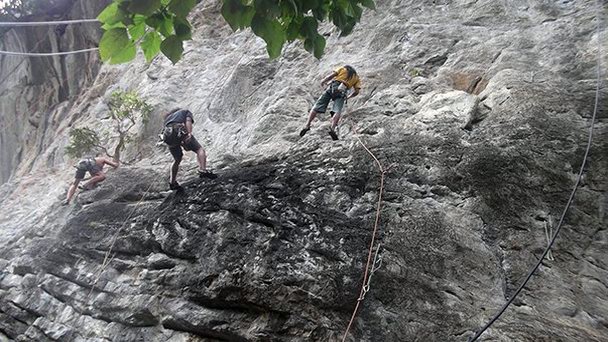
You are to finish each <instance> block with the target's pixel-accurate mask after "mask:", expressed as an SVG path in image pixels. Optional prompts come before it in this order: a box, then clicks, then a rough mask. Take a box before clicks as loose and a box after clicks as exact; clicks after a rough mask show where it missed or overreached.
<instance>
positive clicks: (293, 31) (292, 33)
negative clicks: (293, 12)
mask: <svg viewBox="0 0 608 342" xmlns="http://www.w3.org/2000/svg"><path fill="white" fill-rule="evenodd" d="M301 18H302V17H296V18H293V19H292V20H291V22H290V23H289V25H287V29H286V30H285V36H286V37H285V38H287V40H288V41H290V42H291V41H293V40H295V39H296V38H298V37H300V26H301V25H302V20H301Z"/></svg>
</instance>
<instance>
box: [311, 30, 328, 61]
mask: <svg viewBox="0 0 608 342" xmlns="http://www.w3.org/2000/svg"><path fill="white" fill-rule="evenodd" d="M313 44H314V46H313V53H314V55H315V57H316V58H317V59H321V56H323V51H325V37H323V36H322V35H320V34H318V35H317V37H316V38H315V41H314V43H313Z"/></svg>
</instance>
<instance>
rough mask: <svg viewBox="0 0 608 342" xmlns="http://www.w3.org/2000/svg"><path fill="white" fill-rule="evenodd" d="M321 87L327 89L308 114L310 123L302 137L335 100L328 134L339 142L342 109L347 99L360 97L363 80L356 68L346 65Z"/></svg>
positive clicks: (323, 82) (301, 133) (328, 78)
mask: <svg viewBox="0 0 608 342" xmlns="http://www.w3.org/2000/svg"><path fill="white" fill-rule="evenodd" d="M329 81H331V82H330V83H329V85H327V82H329ZM321 86H322V87H323V88H326V89H325V91H324V92H323V94H322V95H321V97H319V99H318V100H317V102H316V103H315V105H314V106H313V107H312V110H311V111H310V113H309V114H308V122H307V123H306V126H305V127H304V128H303V129H302V130H301V131H300V136H301V137H303V136H304V134H306V132H308V131H309V130H310V124H311V123H312V120H314V119H315V117H316V116H317V113H325V110H326V109H327V106H328V105H329V101H332V100H333V101H334V103H333V107H332V110H331V111H330V113H331V116H332V119H331V128H330V129H329V132H328V133H329V135H330V136H331V138H332V139H333V140H338V134H337V133H336V127H337V126H338V122H340V114H341V113H342V109H343V108H344V105H345V104H346V101H347V99H349V98H351V97H355V96H357V95H359V91H360V90H361V80H360V79H359V76H358V75H357V71H355V68H353V67H351V66H350V65H345V66H343V67H340V68H338V69H336V70H335V71H334V72H333V73H331V75H328V76H327V77H325V78H324V79H323V81H321ZM351 88H353V89H354V91H353V92H352V93H351V94H350V95H349V94H348V91H349V90H350V89H351Z"/></svg>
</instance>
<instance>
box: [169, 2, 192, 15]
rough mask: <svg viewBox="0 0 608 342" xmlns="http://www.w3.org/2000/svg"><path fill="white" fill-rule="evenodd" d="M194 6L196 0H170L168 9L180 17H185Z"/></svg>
mask: <svg viewBox="0 0 608 342" xmlns="http://www.w3.org/2000/svg"><path fill="white" fill-rule="evenodd" d="M194 6H196V0H171V2H170V3H169V10H170V11H171V12H173V13H175V15H176V16H178V17H180V18H186V17H187V16H188V13H190V11H191V10H192V8H194Z"/></svg>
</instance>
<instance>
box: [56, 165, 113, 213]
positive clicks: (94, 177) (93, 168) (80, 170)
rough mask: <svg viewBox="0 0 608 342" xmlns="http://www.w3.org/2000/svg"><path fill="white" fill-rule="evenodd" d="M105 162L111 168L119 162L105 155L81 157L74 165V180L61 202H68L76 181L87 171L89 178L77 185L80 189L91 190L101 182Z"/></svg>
mask: <svg viewBox="0 0 608 342" xmlns="http://www.w3.org/2000/svg"><path fill="white" fill-rule="evenodd" d="M106 164H108V165H110V166H112V167H113V168H117V167H118V164H119V162H118V161H114V160H112V159H110V158H106V157H95V158H93V157H86V158H83V159H81V160H80V161H79V162H78V163H77V164H76V165H75V166H74V167H75V168H76V175H75V176H74V182H73V183H72V185H70V189H69V190H68V194H67V197H66V199H65V200H64V201H63V202H62V203H61V204H63V205H68V204H70V201H71V200H72V197H73V196H74V193H75V192H76V187H78V183H80V181H81V180H82V179H84V175H85V174H86V173H87V172H88V173H89V174H90V175H91V179H90V180H89V181H88V182H87V183H86V184H84V185H83V186H81V187H79V188H80V189H81V190H85V191H86V190H91V189H93V188H95V187H96V186H97V184H98V183H99V182H102V181H103V180H104V179H106V174H105V173H104V172H103V167H104V166H105V165H106Z"/></svg>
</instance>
